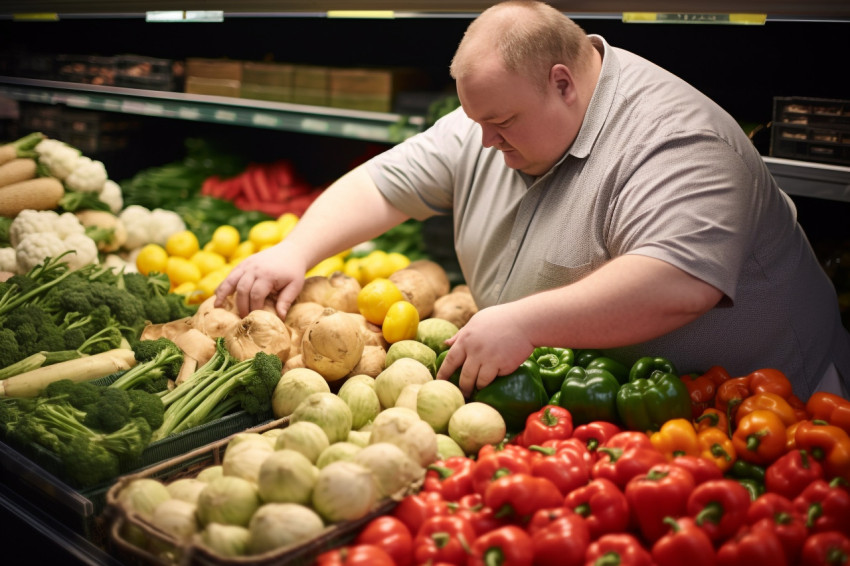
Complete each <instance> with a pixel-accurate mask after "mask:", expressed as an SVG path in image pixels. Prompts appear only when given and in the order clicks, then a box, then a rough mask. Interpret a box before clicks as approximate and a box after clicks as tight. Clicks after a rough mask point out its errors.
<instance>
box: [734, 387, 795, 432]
mask: <svg viewBox="0 0 850 566" xmlns="http://www.w3.org/2000/svg"><path fill="white" fill-rule="evenodd" d="M757 409H765V410H767V411H772V412H774V413H776V415H777V416H778V417H779V418H780V419H782V422H783V424H785V426H786V427H789V426H791V425H792V424H794V423H795V422H797V414H796V413H795V412H794V409H793V408H792V407H791V405H790V404H789V403H788V401H786V400H785V399H784V398H782V397H780V396H779V395H777V394H776V393H766V392H764V393H756V394H755V395H750V396H749V397H747V398H746V399H744V400H743V401H741V404H740V405H738V410H737V411H736V412H735V423H736V424H737V423H740V422H741V419H742V418H744V416H745V415H748V414H750V413H752V412H753V411H755V410H757Z"/></svg>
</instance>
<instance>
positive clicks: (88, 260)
mask: <svg viewBox="0 0 850 566" xmlns="http://www.w3.org/2000/svg"><path fill="white" fill-rule="evenodd" d="M62 242H63V243H64V244H65V248H66V249H68V250H73V251H74V253H71V254H68V255H66V256H65V257H64V258H63V259H64V260H65V261H67V262H68V267H69V268H70V269H71V270H72V271H74V270H77V269H80V268H81V267H85V266H86V265H89V264H92V263H98V259H97V244H96V243H95V241H94V240H92V239H91V238H89V237H88V236H86V235H85V234H71V235H70V236H68V237H67V238H65V239H64V240H62Z"/></svg>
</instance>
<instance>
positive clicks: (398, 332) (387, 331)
mask: <svg viewBox="0 0 850 566" xmlns="http://www.w3.org/2000/svg"><path fill="white" fill-rule="evenodd" d="M418 329H419V311H417V310H416V307H414V306H413V304H411V303H410V302H408V301H396V302H395V303H393V304H391V305H390V308H389V309H387V314H386V316H385V317H384V322H383V324H382V325H381V333H382V334H383V335H384V339H385V340H386V341H387V342H389V343H390V344H394V343H396V342H398V341H400V340H413V339H415V338H416V331H417V330H418Z"/></svg>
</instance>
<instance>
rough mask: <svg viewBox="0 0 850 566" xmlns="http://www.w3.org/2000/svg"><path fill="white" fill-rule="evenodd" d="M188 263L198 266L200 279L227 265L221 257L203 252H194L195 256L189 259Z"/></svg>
mask: <svg viewBox="0 0 850 566" xmlns="http://www.w3.org/2000/svg"><path fill="white" fill-rule="evenodd" d="M189 261H191V262H192V263H194V264H195V265H197V266H198V269H200V270H201V276H202V277H203V276H204V275H207V274H209V273H212V272H213V271H215V270H216V269H221V268H222V267H224V265H225V264H226V263H227V260H226V259H225V258H224V256H223V255H220V254H217V253H215V252H208V251H204V250H200V251H198V252H196V253H195V255H193V256H192V257H191V258H189Z"/></svg>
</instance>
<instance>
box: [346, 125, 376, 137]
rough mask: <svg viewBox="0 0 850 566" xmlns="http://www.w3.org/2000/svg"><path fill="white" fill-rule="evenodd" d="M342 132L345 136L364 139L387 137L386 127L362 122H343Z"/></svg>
mask: <svg viewBox="0 0 850 566" xmlns="http://www.w3.org/2000/svg"><path fill="white" fill-rule="evenodd" d="M342 133H343V134H344V135H346V136H349V137H352V138H357V139H364V140H383V139H387V129H386V128H379V127H377V126H364V125H363V124H343V126H342Z"/></svg>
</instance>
